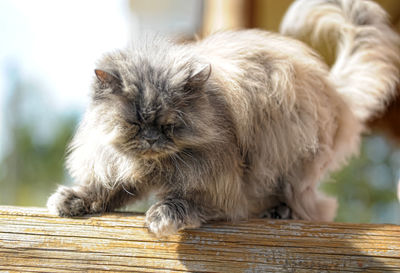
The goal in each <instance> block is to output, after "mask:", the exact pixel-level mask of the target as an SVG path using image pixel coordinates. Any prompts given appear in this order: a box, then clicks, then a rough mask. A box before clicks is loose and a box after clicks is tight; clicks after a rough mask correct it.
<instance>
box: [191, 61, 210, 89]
mask: <svg viewBox="0 0 400 273" xmlns="http://www.w3.org/2000/svg"><path fill="white" fill-rule="evenodd" d="M210 75H211V64H206V65H203V66H200V67H199V68H198V69H196V70H194V71H193V72H192V75H191V76H190V78H189V79H188V85H189V87H191V88H195V87H200V86H202V85H203V84H204V83H205V82H206V81H207V80H208V78H210Z"/></svg>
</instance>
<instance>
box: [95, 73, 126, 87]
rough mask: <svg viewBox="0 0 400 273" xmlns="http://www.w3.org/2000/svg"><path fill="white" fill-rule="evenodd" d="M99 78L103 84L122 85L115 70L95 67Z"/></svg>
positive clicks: (110, 85)
mask: <svg viewBox="0 0 400 273" xmlns="http://www.w3.org/2000/svg"><path fill="white" fill-rule="evenodd" d="M94 73H95V74H96V77H97V79H98V80H99V81H100V83H101V84H103V85H104V86H107V87H116V86H120V85H121V79H120V78H119V77H118V76H117V75H116V74H115V73H113V72H110V71H106V70H103V69H95V70H94Z"/></svg>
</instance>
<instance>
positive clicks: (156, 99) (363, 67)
mask: <svg viewBox="0 0 400 273" xmlns="http://www.w3.org/2000/svg"><path fill="white" fill-rule="evenodd" d="M282 31H283V33H284V34H286V35H292V36H295V37H298V38H304V37H310V40H312V41H314V42H315V41H325V42H327V43H328V44H329V43H335V44H334V45H333V44H332V45H333V47H334V48H335V49H336V52H337V61H336V62H335V64H334V66H333V68H332V69H331V70H329V68H328V66H327V65H326V64H324V63H323V62H322V61H321V60H320V58H319V56H318V55H317V54H316V53H315V52H314V51H313V50H312V49H310V48H309V47H308V46H306V45H305V44H303V43H302V42H300V41H298V40H295V39H293V38H288V37H286V36H284V35H279V34H273V33H269V32H266V31H261V30H243V31H236V32H221V33H217V34H214V35H212V36H210V37H208V38H206V39H204V40H202V41H198V42H195V43H191V44H183V45H182V44H175V43H172V42H170V41H167V40H165V39H160V38H152V39H147V40H145V41H142V42H138V43H136V44H135V45H134V46H132V48H129V49H126V50H120V51H115V52H112V53H109V54H107V55H105V56H104V58H103V59H102V60H101V61H100V62H99V63H98V68H97V69H96V70H95V72H96V78H95V81H94V84H93V91H92V100H91V104H90V106H89V108H88V109H87V112H86V113H85V116H84V118H83V120H82V122H81V124H80V126H79V129H78V131H77V133H76V135H75V137H74V139H73V141H72V143H71V145H70V152H69V156H68V160H67V167H68V170H69V171H70V173H71V175H72V177H73V178H74V179H75V181H76V185H75V186H74V187H72V188H68V187H63V186H62V187H60V188H59V189H58V190H57V192H56V193H54V194H53V195H52V196H51V197H50V199H49V201H48V208H49V210H50V211H52V212H54V213H57V214H58V215H60V216H77V215H83V214H91V213H100V212H105V211H111V210H114V209H116V208H118V207H121V206H123V205H125V204H127V203H129V202H134V201H136V200H138V199H141V198H143V197H145V196H146V195H147V194H148V193H149V192H150V191H152V190H153V191H156V192H157V196H158V198H159V201H158V202H157V203H156V204H154V205H153V206H152V207H151V208H150V209H149V210H148V211H147V213H146V223H147V225H148V227H149V229H150V231H151V232H153V233H155V234H156V235H157V236H165V235H168V234H173V233H175V232H177V231H178V230H180V229H184V228H188V227H199V226H200V225H201V224H202V223H204V222H207V221H209V220H212V219H225V220H237V219H246V218H248V217H259V216H261V215H269V216H271V217H287V218H295V219H306V220H323V221H325V220H332V219H333V218H334V216H335V210H336V202H335V199H333V198H328V197H326V196H324V195H322V194H321V193H320V192H318V190H317V185H318V182H319V181H320V180H321V178H322V177H323V176H324V175H326V174H327V173H328V172H329V171H330V170H332V169H334V168H337V167H338V166H340V165H341V164H342V163H343V162H344V161H345V160H346V158H348V156H349V155H351V154H353V153H355V152H356V151H357V149H358V145H359V139H360V134H361V133H362V131H363V122H364V121H365V120H366V119H367V118H368V117H370V116H371V115H374V114H375V113H376V112H378V111H379V110H381V109H382V108H383V106H384V104H385V101H386V100H387V99H388V98H390V97H391V96H392V94H393V93H394V90H395V85H396V83H397V78H398V76H399V75H398V74H399V71H398V68H397V65H398V63H399V55H398V44H399V43H398V42H399V38H398V37H397V35H396V34H395V33H394V32H393V31H392V30H391V29H390V27H389V26H388V24H387V21H386V14H385V13H384V12H383V11H382V9H381V8H380V7H379V6H378V5H376V4H374V3H373V2H370V1H361V0H354V1H350V0H336V1H328V0H300V1H297V2H295V3H294V6H293V7H292V8H291V9H290V10H289V12H288V14H287V16H286V18H285V20H284V22H283V25H282ZM282 206H284V207H287V208H289V211H286V212H285V210H283V211H284V212H282V210H280V207H282ZM280 214H285V215H286V216H282V215H280Z"/></svg>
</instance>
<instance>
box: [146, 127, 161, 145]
mask: <svg viewBox="0 0 400 273" xmlns="http://www.w3.org/2000/svg"><path fill="white" fill-rule="evenodd" d="M142 136H143V139H144V140H146V142H147V143H149V144H150V145H153V144H154V143H155V142H156V141H157V140H158V139H159V138H160V135H159V133H158V131H157V130H156V129H155V128H149V129H145V130H144V131H143V134H142Z"/></svg>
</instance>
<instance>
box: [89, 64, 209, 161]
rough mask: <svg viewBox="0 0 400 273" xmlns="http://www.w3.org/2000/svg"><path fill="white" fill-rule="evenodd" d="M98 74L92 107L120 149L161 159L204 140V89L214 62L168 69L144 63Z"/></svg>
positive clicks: (100, 71)
mask: <svg viewBox="0 0 400 273" xmlns="http://www.w3.org/2000/svg"><path fill="white" fill-rule="evenodd" d="M95 73H96V81H95V84H94V93H93V109H95V111H97V115H98V117H97V120H98V122H100V123H101V124H99V126H102V127H103V128H105V130H104V131H105V132H106V134H108V135H109V136H112V140H111V142H112V144H113V145H114V146H115V147H116V148H117V149H119V150H121V151H122V152H124V153H130V154H134V155H135V156H140V157H143V158H159V157H164V156H168V155H171V154H174V153H176V152H178V151H180V150H182V149H185V148H187V147H191V146H196V145H199V144H201V142H202V141H204V139H203V135H202V134H203V132H204V130H205V128H204V126H205V125H206V124H205V123H206V121H205V120H204V117H207V115H208V114H207V113H203V112H204V111H206V108H205V103H206V102H205V100H204V96H203V95H202V94H203V93H202V91H203V90H202V88H203V85H204V84H205V82H206V81H207V79H208V77H209V74H210V66H208V65H207V66H203V67H201V69H198V70H197V71H196V70H194V69H191V68H188V67H181V68H178V69H175V70H174V69H170V70H168V71H165V70H163V69H161V70H157V68H155V67H152V66H151V65H149V64H147V63H142V66H141V67H138V66H134V65H132V66H130V67H123V68H121V67H114V69H112V68H111V69H96V70H95ZM206 131H207V130H206ZM99 137H101V136H99Z"/></svg>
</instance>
